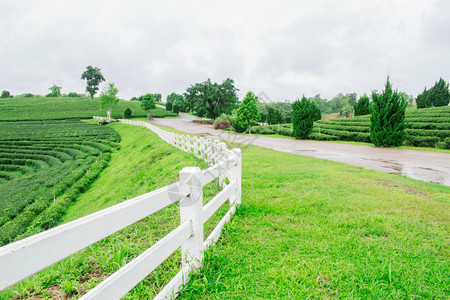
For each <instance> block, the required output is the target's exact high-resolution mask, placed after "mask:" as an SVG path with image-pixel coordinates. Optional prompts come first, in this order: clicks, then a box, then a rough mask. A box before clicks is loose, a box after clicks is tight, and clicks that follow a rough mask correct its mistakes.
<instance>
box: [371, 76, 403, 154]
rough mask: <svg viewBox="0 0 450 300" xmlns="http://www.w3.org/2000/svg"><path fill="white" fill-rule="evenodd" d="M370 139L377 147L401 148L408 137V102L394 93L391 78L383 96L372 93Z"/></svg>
mask: <svg viewBox="0 0 450 300" xmlns="http://www.w3.org/2000/svg"><path fill="white" fill-rule="evenodd" d="M372 100H373V105H372V107H371V117H370V139H371V141H372V143H374V144H375V146H377V147H393V146H394V147H395V146H400V145H401V144H402V143H403V141H404V140H405V137H406V132H405V111H406V106H407V105H408V104H407V102H406V101H405V100H404V99H402V98H401V97H400V95H399V93H398V92H397V90H395V91H393V90H392V86H391V83H390V82H389V77H388V78H387V81H386V86H385V89H384V91H383V92H382V93H381V94H377V93H375V92H374V93H372Z"/></svg>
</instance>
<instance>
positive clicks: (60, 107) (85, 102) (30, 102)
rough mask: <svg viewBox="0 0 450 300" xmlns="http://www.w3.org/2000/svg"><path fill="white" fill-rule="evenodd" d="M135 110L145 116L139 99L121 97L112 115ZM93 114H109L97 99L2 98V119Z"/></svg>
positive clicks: (163, 112) (162, 111)
mask: <svg viewBox="0 0 450 300" xmlns="http://www.w3.org/2000/svg"><path fill="white" fill-rule="evenodd" d="M127 108H130V109H131V110H132V116H133V117H135V116H146V115H147V113H146V112H145V111H143V110H142V109H141V107H140V102H139V101H124V100H120V101H119V103H117V105H116V106H114V107H113V109H112V116H113V117H123V113H124V111H125V109H127ZM152 115H154V116H160V115H162V116H165V115H172V116H176V115H175V114H174V113H171V112H168V111H166V110H165V109H163V108H158V107H157V108H156V109H155V110H154V111H152ZM92 116H106V111H105V110H100V108H99V104H98V100H97V99H90V98H72V97H55V98H53V97H32V98H21V97H15V98H8V99H0V120H41V119H67V118H82V119H89V118H92Z"/></svg>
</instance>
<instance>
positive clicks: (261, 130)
mask: <svg viewBox="0 0 450 300" xmlns="http://www.w3.org/2000/svg"><path fill="white" fill-rule="evenodd" d="M250 130H251V133H255V134H275V131H273V130H272V129H271V128H269V126H253V127H252V128H251V129H250Z"/></svg>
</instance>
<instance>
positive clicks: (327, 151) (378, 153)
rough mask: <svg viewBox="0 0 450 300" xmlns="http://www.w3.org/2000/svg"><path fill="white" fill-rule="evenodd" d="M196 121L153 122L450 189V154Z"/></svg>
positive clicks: (184, 117)
mask: <svg viewBox="0 0 450 300" xmlns="http://www.w3.org/2000/svg"><path fill="white" fill-rule="evenodd" d="M193 119H196V117H193V116H190V115H186V114H180V117H179V118H176V119H156V120H154V122H155V123H156V124H160V125H164V126H169V127H172V128H175V129H177V130H180V131H184V132H187V133H192V134H198V135H201V136H205V137H211V138H215V139H219V140H227V141H233V142H239V143H243V144H252V145H256V146H262V147H266V148H270V149H274V150H278V151H283V152H289V153H294V154H299V155H305V156H311V157H316V158H322V159H327V160H331V161H336V162H341V163H345V164H349V165H354V166H360V167H364V168H368V169H373V170H376V171H379V172H385V173H390V174H400V175H405V176H408V177H411V178H414V179H419V180H423V181H429V182H436V183H440V184H444V185H447V186H450V154H448V153H438V152H428V151H415V150H405V149H390V148H377V147H374V146H362V145H350V144H338V143H328V142H318V141H305V140H293V139H283V138H272V137H264V136H251V135H241V134H233V133H225V132H222V131H218V130H214V128H212V125H203V124H197V123H193V122H192V120H193Z"/></svg>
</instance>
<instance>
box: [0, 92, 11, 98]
mask: <svg viewBox="0 0 450 300" xmlns="http://www.w3.org/2000/svg"><path fill="white" fill-rule="evenodd" d="M9 96H11V94H10V92H8V91H3V92H2V95H1V96H0V98H9Z"/></svg>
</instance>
